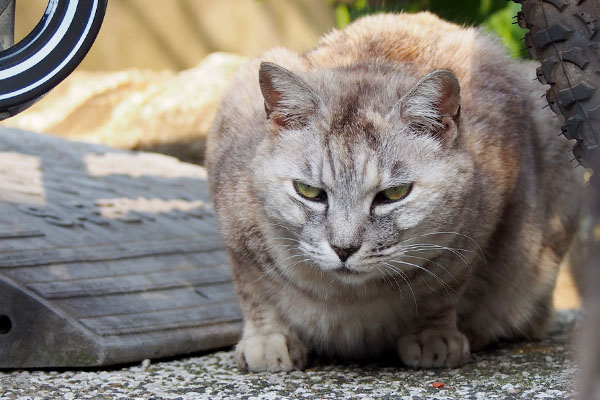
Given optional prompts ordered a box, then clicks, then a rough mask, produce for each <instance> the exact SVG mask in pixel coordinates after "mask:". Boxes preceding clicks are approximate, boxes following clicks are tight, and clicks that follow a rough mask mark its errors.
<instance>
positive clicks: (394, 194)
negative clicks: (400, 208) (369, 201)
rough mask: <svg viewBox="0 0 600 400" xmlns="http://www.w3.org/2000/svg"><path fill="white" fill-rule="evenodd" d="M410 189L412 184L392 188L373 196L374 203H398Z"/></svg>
mask: <svg viewBox="0 0 600 400" xmlns="http://www.w3.org/2000/svg"><path fill="white" fill-rule="evenodd" d="M411 189H412V183H406V184H404V185H398V186H392V187H390V188H387V189H385V190H382V191H381V192H379V193H377V196H375V200H374V203H391V202H394V201H400V200H402V199H404V198H405V197H406V196H408V194H409V193H410V191H411Z"/></svg>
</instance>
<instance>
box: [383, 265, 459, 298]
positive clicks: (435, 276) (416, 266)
mask: <svg viewBox="0 0 600 400" xmlns="http://www.w3.org/2000/svg"><path fill="white" fill-rule="evenodd" d="M390 262H397V263H399V264H404V265H408V266H411V267H415V268H417V269H420V270H422V271H425V272H427V273H428V274H429V275H431V276H433V277H434V278H435V279H437V280H438V281H439V282H440V283H441V284H442V286H443V287H444V288H445V289H446V292H448V289H450V290H452V291H453V292H455V293H456V291H455V290H454V289H452V288H451V287H450V286H448V284H447V283H446V282H444V280H443V279H442V278H440V277H439V276H437V275H436V274H434V273H433V272H431V271H430V270H428V269H427V268H423V267H421V266H420V265H417V264H413V263H409V262H408V261H402V260H390ZM449 294H450V293H448V295H449Z"/></svg>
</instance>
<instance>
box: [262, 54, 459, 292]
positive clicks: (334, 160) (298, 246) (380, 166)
mask: <svg viewBox="0 0 600 400" xmlns="http://www.w3.org/2000/svg"><path fill="white" fill-rule="evenodd" d="M259 80H260V87H261V91H262V94H263V97H264V102H265V114H266V115H265V117H266V119H265V121H266V122H265V126H266V130H267V131H268V133H267V134H266V135H267V138H266V140H265V141H264V143H263V145H262V147H261V148H260V150H259V152H258V155H257V156H256V158H255V160H254V164H253V166H252V167H253V168H254V171H253V174H254V175H253V176H254V179H253V183H252V184H253V191H254V192H255V193H256V194H257V195H258V197H259V198H260V199H261V202H262V205H263V207H264V211H265V213H266V215H267V218H268V220H269V223H270V225H271V227H272V232H273V237H272V238H269V240H270V244H271V248H272V249H274V251H275V252H276V253H277V254H278V256H277V258H278V263H279V267H280V268H282V269H288V270H291V269H293V268H300V267H306V266H312V267H316V268H318V269H319V270H327V271H330V273H332V274H333V275H335V276H338V277H339V278H340V279H341V280H343V281H345V282H362V281H364V280H365V279H370V278H374V277H382V274H383V273H386V272H387V273H392V272H393V273H398V272H397V271H407V270H410V269H411V268H417V267H421V266H422V265H424V260H426V259H433V258H435V255H436V254H439V253H440V252H441V251H442V250H441V248H439V247H437V248H436V247H435V246H444V243H445V241H446V240H447V239H448V238H447V237H446V236H448V235H445V234H440V233H436V232H455V231H456V230H457V229H459V228H457V225H460V209H461V205H462V204H463V200H464V198H463V196H464V195H465V192H466V191H467V189H468V186H469V185H470V180H471V168H470V163H469V161H468V157H465V153H464V152H463V151H461V150H459V149H458V147H459V146H458V145H457V141H458V137H459V131H460V128H459V110H460V86H459V83H458V80H457V78H456V77H455V75H454V74H453V73H452V72H450V71H446V70H437V71H434V72H431V73H429V74H428V75H426V76H424V77H421V79H418V78H416V77H414V76H413V75H411V74H410V73H409V72H406V71H399V70H397V69H394V68H392V67H381V66H379V67H374V66H369V65H359V66H355V67H352V68H344V69H336V70H321V71H316V72H309V73H303V74H302V75H298V74H294V73H292V72H290V71H288V70H286V69H284V68H282V67H280V66H278V65H275V64H272V63H262V64H261V67H260V72H259ZM430 234H432V235H430ZM423 235H424V236H423ZM435 235H437V236H435ZM411 264H412V266H411ZM394 271H395V272H394Z"/></svg>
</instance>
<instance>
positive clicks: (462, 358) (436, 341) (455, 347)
mask: <svg viewBox="0 0 600 400" xmlns="http://www.w3.org/2000/svg"><path fill="white" fill-rule="evenodd" d="M398 352H399V353H400V359H401V360H402V362H403V363H404V364H405V365H406V366H408V367H412V368H432V367H434V368H436V367H437V368H439V367H447V368H454V367H458V366H460V365H463V364H465V363H466V362H467V361H469V356H470V350H469V342H468V340H467V338H466V337H465V335H463V334H462V333H460V332H459V331H457V330H437V329H425V330H423V331H421V332H420V333H418V334H416V335H415V334H410V335H406V336H404V337H403V338H402V339H400V341H399V342H398Z"/></svg>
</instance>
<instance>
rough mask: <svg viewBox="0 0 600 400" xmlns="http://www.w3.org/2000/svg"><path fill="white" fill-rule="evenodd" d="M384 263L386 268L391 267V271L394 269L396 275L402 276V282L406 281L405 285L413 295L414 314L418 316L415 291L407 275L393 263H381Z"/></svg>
mask: <svg viewBox="0 0 600 400" xmlns="http://www.w3.org/2000/svg"><path fill="white" fill-rule="evenodd" d="M383 264H384V265H386V266H387V268H391V269H392V271H395V272H397V273H398V275H399V276H400V278H402V279H403V280H404V282H406V285H407V286H408V289H409V290H410V292H411V293H412V296H413V300H414V302H415V314H416V315H417V316H419V305H418V304H417V296H415V292H414V290H413V288H412V286H411V284H410V282H409V281H408V277H407V276H406V274H405V273H404V272H402V271H401V270H400V269H399V268H396V267H395V266H394V265H392V264H388V263H386V262H384V263H383Z"/></svg>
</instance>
